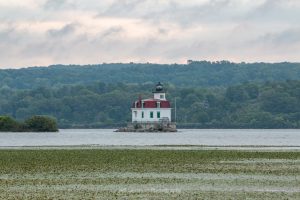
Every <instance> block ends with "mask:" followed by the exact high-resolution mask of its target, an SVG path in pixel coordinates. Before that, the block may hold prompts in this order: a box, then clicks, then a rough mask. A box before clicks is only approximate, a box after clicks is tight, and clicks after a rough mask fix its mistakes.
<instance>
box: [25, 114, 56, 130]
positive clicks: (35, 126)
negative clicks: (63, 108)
mask: <svg viewBox="0 0 300 200" xmlns="http://www.w3.org/2000/svg"><path fill="white" fill-rule="evenodd" d="M24 126H25V129H26V130H28V131H34V132H56V131H58V129H57V123H56V120H55V119H54V118H51V117H47V116H33V117H31V118H29V119H26V120H25V122H24Z"/></svg>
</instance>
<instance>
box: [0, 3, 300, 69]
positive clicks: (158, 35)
mask: <svg viewBox="0 0 300 200" xmlns="http://www.w3.org/2000/svg"><path fill="white" fill-rule="evenodd" d="M299 21H300V1H298V0H186V1H182V0H101V1H99V0H22V1H21V0H10V1H7V0H0V68H17V67H25V66H41V65H49V64H57V63H61V64H93V63H102V62H106V63H109V62H131V61H132V62H155V63H175V62H176V63H185V62H186V60H188V59H194V60H212V61H214V60H230V61H234V62H240V61H246V62H256V61H257V62H260V61H265V62H281V61H292V62H298V61H300V23H299Z"/></svg>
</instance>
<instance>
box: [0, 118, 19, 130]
mask: <svg viewBox="0 0 300 200" xmlns="http://www.w3.org/2000/svg"><path fill="white" fill-rule="evenodd" d="M18 129H19V123H18V122H17V121H15V120H14V119H13V118H11V117H9V116H0V131H17V130H18Z"/></svg>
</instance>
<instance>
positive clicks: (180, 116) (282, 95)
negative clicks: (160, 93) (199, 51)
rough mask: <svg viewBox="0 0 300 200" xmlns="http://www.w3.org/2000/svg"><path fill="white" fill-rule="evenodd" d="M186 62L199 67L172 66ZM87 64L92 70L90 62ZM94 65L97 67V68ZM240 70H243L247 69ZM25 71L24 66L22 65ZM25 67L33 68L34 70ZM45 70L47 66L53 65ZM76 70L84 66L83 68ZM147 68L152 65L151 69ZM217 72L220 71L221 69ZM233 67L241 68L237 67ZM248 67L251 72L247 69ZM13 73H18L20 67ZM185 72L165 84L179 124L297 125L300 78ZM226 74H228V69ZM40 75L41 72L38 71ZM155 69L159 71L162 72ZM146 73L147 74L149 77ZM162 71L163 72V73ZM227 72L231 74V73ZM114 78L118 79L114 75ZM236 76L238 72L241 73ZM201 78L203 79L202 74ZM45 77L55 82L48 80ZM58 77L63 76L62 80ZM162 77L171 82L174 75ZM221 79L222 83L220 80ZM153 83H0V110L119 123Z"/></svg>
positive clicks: (62, 122)
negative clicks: (259, 79) (218, 76)
mask: <svg viewBox="0 0 300 200" xmlns="http://www.w3.org/2000/svg"><path fill="white" fill-rule="evenodd" d="M229 65H231V64H229ZM293 66H294V65H293ZM295 66H296V65H295ZM295 66H294V67H295ZM189 67H191V69H194V70H196V71H197V68H198V67H199V66H198V65H196V66H177V67H175V68H176V69H177V70H178V71H180V70H179V69H180V68H185V69H187V70H186V73H189V70H188V69H189ZM210 67H213V66H210ZM239 67H240V66H235V67H233V68H239ZM253 67H254V66H253ZM133 68H134V67H133ZM170 68H171V67H166V68H165V70H166V71H168V70H171V69H170ZM221 68H222V67H221ZM225 68H226V67H225ZM275 68H276V67H275ZM54 69H57V70H58V69H59V68H55V67H54ZM90 69H93V67H92V68H90ZM95 69H97V67H96V68H95ZM124 69H125V68H124ZM124 69H119V70H121V71H122V72H124V71H126V70H124ZM243 69H245V70H246V68H243ZM265 69H268V70H270V69H271V67H270V66H268V67H266V68H265ZM276 69H277V70H279V69H280V70H282V71H284V70H283V68H282V69H281V68H280V67H277V68H276ZM24 70H25V71H26V69H24ZM27 70H33V71H35V70H37V69H27ZM39 70H40V71H43V70H44V69H38V70H37V71H39ZM45 70H46V71H47V70H49V71H51V70H52V68H48V69H45ZM72 70H73V69H72ZM72 70H71V71H72ZM78 70H79V71H80V70H82V71H84V69H78ZM106 70H108V69H106ZM123 70H124V71H123ZM149 70H150V71H151V70H154V69H153V68H151V69H150V68H149ZM172 70H174V69H172ZM280 70H279V71H280ZM297 70H298V69H297V68H296V67H295V68H294V73H292V72H290V71H286V73H282V76H281V77H280V76H279V74H278V76H275V75H274V74H276V73H279V72H278V71H276V70H275V71H276V73H275V72H274V73H273V75H272V76H271V75H270V76H269V77H272V78H274V79H275V78H276V79H284V78H283V77H287V75H288V74H290V77H292V75H293V77H295V78H296V77H297V73H299V72H298V71H297ZM54 71H55V70H54ZM67 71H68V70H67ZM75 71H76V70H75ZM87 71H89V70H87ZM117 71H118V70H117ZM137 71H139V70H137ZM146 71H147V70H146ZM199 71H200V70H199ZM208 71H209V70H208ZM220 71H222V69H221V70H220ZM224 71H226V70H224ZM237 71H238V72H240V71H239V70H237ZM247 71H248V72H249V70H248V69H247ZM271 71H272V70H271ZM15 72H18V73H21V71H15ZM15 72H13V73H15ZM118 72H120V71H118ZM215 72H217V70H215ZM11 73H12V72H11ZM23 73H24V74H23V76H24V77H26V76H30V75H32V74H30V73H28V72H26V73H25V72H23ZM140 73H141V74H143V76H142V75H141V77H140V80H142V77H143V80H145V81H146V80H147V78H145V77H148V74H147V73H146V72H142V71H140ZM149 73H150V72H149ZM183 73H184V70H182V76H181V78H180V77H179V80H180V81H183V80H185V81H186V82H185V83H184V82H179V83H178V86H174V85H173V84H166V85H165V88H167V90H168V93H167V98H168V99H169V100H171V103H172V104H173V105H174V99H175V97H176V99H177V108H178V110H177V120H178V121H177V122H178V124H179V126H180V127H198V128H300V81H280V82H265V83H244V84H239V85H233V86H229V87H227V88H225V87H214V88H205V87H201V84H200V83H196V82H197V81H199V80H198V79H196V78H191V79H188V78H184V77H185V76H186V75H185V76H183ZM227 73H229V71H228V72H227ZM253 73H254V70H253ZM255 73H256V74H257V73H262V72H255ZM2 74H3V71H2ZM42 74H43V73H42V72H41V75H42ZM135 74H136V75H137V74H139V73H138V72H136V73H135ZM153 74H154V72H153ZM157 74H158V75H159V74H160V73H157ZM242 74H244V73H242ZM262 74H263V73H262ZM48 75H49V74H48ZM56 75H57V76H59V74H52V75H51V77H53V79H59V77H56ZM79 75H80V73H77V75H76V77H77V78H78V79H77V80H85V81H87V80H88V79H80V78H79V77H78V76H79ZM244 75H245V74H244ZM248 75H249V74H248ZM150 76H151V73H150V75H149V77H150ZM164 76H167V73H166V75H164ZM227 76H228V77H229V76H230V73H229V74H228V75H227ZM266 76H267V75H266ZM61 77H63V75H61ZM114 77H115V78H116V77H117V75H115V76H114ZM119 77H120V78H121V77H124V82H126V80H127V81H129V80H130V79H126V75H122V74H119ZM240 77H242V75H241V76H240ZM248 77H252V76H248ZM109 78H110V77H108V78H106V79H105V80H106V81H105V82H111V81H107V80H110V79H109ZM15 79H20V80H23V81H24V84H23V86H25V85H26V84H28V83H27V82H26V81H25V80H24V79H25V78H22V76H17V77H15ZM70 79H72V78H70ZM199 79H200V81H201V78H199ZM233 79H234V80H235V81H236V82H238V81H237V79H236V78H233V77H232V79H231V82H230V81H229V79H228V80H227V82H226V83H227V84H229V83H233ZM252 79H257V77H256V76H253V77H252ZM1 80H2V79H1ZM28 80H29V79H28ZM49 80H51V81H53V80H52V79H49ZM61 80H62V81H63V79H61ZM149 80H150V78H149ZM166 80H168V81H170V82H171V83H172V79H170V80H169V79H166ZM174 80H175V79H174ZM211 80H219V81H217V82H214V84H216V83H218V84H221V82H222V80H221V79H216V78H215V79H211ZM243 80H244V79H243ZM2 81H3V80H2ZM120 81H121V79H120ZM193 81H194V82H193ZM240 81H241V80H240ZM137 82H139V81H137ZM188 82H189V84H191V85H193V84H195V85H197V84H199V86H197V87H195V86H194V87H191V86H189V87H182V86H180V84H183V85H185V84H187V83H188ZM54 83H55V81H53V84H54ZM206 83H209V81H208V80H207V81H206ZM214 84H212V85H214ZM223 84H225V83H224V81H223ZM50 85H51V84H50ZM2 86H3V84H2ZM23 86H22V87H23ZM36 86H37V85H36ZM56 86H57V85H56ZM153 86H154V85H153V84H150V83H148V84H147V83H146V84H124V83H116V84H110V83H103V82H98V83H93V84H87V82H86V84H82V85H65V86H61V87H58V86H57V87H39V88H36V89H30V90H15V89H11V88H8V87H2V88H1V89H0V115H10V116H12V117H14V118H17V119H19V120H22V119H25V118H28V117H30V116H32V115H50V116H54V117H56V118H57V119H58V123H59V126H60V127H117V126H120V125H122V124H123V123H126V122H128V121H130V119H131V115H130V106H131V103H132V101H133V100H134V99H136V98H137V97H138V95H139V94H142V96H143V97H148V96H151V95H152V94H151V89H152V88H153ZM18 87H21V86H18Z"/></svg>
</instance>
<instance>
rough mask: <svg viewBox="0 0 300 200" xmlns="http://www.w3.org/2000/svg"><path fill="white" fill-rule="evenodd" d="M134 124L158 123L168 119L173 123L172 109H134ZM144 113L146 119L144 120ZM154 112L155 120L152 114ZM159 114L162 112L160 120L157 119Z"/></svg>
mask: <svg viewBox="0 0 300 200" xmlns="http://www.w3.org/2000/svg"><path fill="white" fill-rule="evenodd" d="M131 110H132V122H158V121H159V120H160V119H162V118H164V117H166V118H168V119H169V120H170V121H171V108H132V109H131ZM142 112H144V118H142ZM151 112H153V118H151V117H150V113H151ZM157 112H160V118H157Z"/></svg>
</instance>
